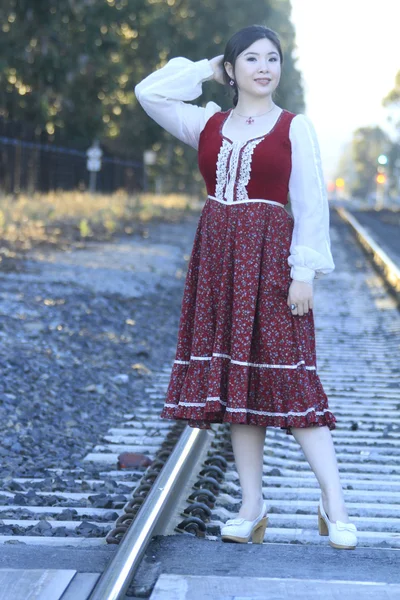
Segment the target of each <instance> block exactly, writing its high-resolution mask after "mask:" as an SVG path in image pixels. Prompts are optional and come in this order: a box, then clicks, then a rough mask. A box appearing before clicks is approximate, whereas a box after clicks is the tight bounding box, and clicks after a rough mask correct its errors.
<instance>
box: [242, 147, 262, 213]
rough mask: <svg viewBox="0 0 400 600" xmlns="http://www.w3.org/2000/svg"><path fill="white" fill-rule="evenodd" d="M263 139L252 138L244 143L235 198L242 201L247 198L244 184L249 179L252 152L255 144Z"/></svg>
mask: <svg viewBox="0 0 400 600" xmlns="http://www.w3.org/2000/svg"><path fill="white" fill-rule="evenodd" d="M263 139H264V138H261V139H259V140H253V141H252V142H250V143H248V144H246V146H245V147H244V149H243V152H242V161H241V164H240V173H239V181H238V186H237V197H236V200H239V201H243V200H248V199H249V196H248V194H247V189H246V186H247V184H248V183H249V181H250V173H251V161H252V158H253V152H254V149H255V147H256V146H257V144H259V143H260V142H261V141H262V140H263Z"/></svg>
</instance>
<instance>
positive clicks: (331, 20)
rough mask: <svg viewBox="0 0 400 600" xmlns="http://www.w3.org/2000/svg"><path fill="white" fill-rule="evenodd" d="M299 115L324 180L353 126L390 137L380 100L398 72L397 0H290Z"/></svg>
mask: <svg viewBox="0 0 400 600" xmlns="http://www.w3.org/2000/svg"><path fill="white" fill-rule="evenodd" d="M291 4H292V17H291V20H292V23H293V25H294V27H295V29H296V46H297V48H296V52H295V57H296V58H297V63H296V65H297V68H298V69H299V70H300V71H301V72H302V75H303V87H304V93H305V102H306V110H305V111H304V112H305V114H306V115H307V116H308V117H309V118H310V119H311V120H312V122H313V124H314V126H315V129H316V131H317V135H318V139H319V144H320V148H321V156H322V165H323V169H324V175H325V178H326V180H327V181H329V180H331V179H332V178H333V177H334V176H335V175H336V167H337V165H338V160H339V157H340V155H341V154H342V149H343V147H344V146H345V144H346V143H347V142H349V141H351V139H352V133H353V131H354V130H355V129H357V128H358V127H369V126H374V125H379V126H381V127H382V128H383V129H385V130H386V131H387V132H388V133H389V135H391V136H392V135H393V130H392V128H391V125H390V123H388V122H387V115H388V114H389V113H388V110H387V109H385V108H384V107H383V106H382V99H383V98H384V97H385V96H386V95H387V94H388V92H389V91H390V90H392V89H393V88H394V85H395V77H396V73H397V72H398V71H400V35H399V28H400V0H333V1H332V0H291Z"/></svg>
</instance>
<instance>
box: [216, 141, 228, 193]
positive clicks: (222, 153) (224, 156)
mask: <svg viewBox="0 0 400 600" xmlns="http://www.w3.org/2000/svg"><path fill="white" fill-rule="evenodd" d="M230 153H231V144H230V143H229V142H228V141H227V140H223V141H222V144H221V148H220V149H219V153H218V160H217V175H216V186H215V195H216V197H217V198H218V200H220V201H221V202H224V188H225V185H226V176H227V172H228V159H229V155H230Z"/></svg>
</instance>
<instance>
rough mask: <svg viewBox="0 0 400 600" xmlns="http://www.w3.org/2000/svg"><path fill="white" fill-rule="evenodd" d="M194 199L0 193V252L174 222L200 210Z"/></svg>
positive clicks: (62, 244)
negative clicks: (156, 223) (157, 221)
mask: <svg viewBox="0 0 400 600" xmlns="http://www.w3.org/2000/svg"><path fill="white" fill-rule="evenodd" d="M199 209H200V208H199V204H198V199H197V198H196V197H191V196H187V195H182V194H170V195H165V196H158V195H155V194H136V195H129V194H127V193H126V192H125V191H119V192H116V193H114V194H112V195H103V194H95V195H91V194H89V193H85V192H62V191H60V192H51V193H49V194H35V195H33V196H25V195H20V196H19V197H18V198H13V197H12V196H0V238H1V244H0V246H1V247H0V253H1V255H2V256H3V257H5V256H9V257H12V256H17V255H19V254H20V253H23V252H24V251H26V250H29V249H30V248H32V247H34V246H38V245H46V244H50V245H56V246H59V247H68V246H69V245H70V244H71V243H74V245H78V246H79V243H83V242H85V241H87V240H90V239H92V240H109V239H112V237H113V236H114V235H115V234H127V235H129V234H132V233H136V232H140V231H143V229H144V227H145V224H146V223H147V222H149V221H152V220H163V221H179V220H181V219H182V218H183V217H184V216H185V215H186V214H188V213H190V212H197V211H199Z"/></svg>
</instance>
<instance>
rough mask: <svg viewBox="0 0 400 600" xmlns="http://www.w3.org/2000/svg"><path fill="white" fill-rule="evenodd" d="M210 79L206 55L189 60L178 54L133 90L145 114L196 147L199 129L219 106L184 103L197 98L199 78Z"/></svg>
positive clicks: (219, 108) (199, 85) (212, 76)
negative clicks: (199, 58) (200, 58)
mask: <svg viewBox="0 0 400 600" xmlns="http://www.w3.org/2000/svg"><path fill="white" fill-rule="evenodd" d="M211 79H214V69H213V67H212V65H211V63H210V61H209V60H208V59H207V58H204V59H202V60H198V61H191V60H189V59H188V58H185V57H183V56H178V57H176V58H171V59H170V60H169V61H168V62H167V64H166V65H165V66H164V67H162V68H160V69H157V70H156V71H154V72H153V73H150V75H148V76H147V77H146V78H145V79H143V80H142V81H140V82H139V83H138V84H137V85H136V86H135V90H134V91H135V95H136V98H137V100H138V102H139V103H140V104H141V106H142V107H143V109H144V110H145V111H146V113H147V114H148V115H149V117H151V118H152V119H153V120H154V121H156V123H158V124H159V125H161V127H163V128H164V129H165V130H166V131H168V132H169V133H171V134H172V135H174V136H175V137H176V138H178V139H179V140H181V141H182V142H185V143H186V144H188V145H189V146H192V148H194V149H195V150H197V149H198V145H199V137H200V133H201V131H202V130H203V128H204V126H205V124H206V123H207V121H208V119H209V118H210V117H211V116H212V115H213V114H215V113H216V112H218V111H220V110H221V107H220V106H218V104H216V103H215V102H212V101H210V102H207V104H206V106H205V107H202V106H197V105H195V104H188V103H187V102H188V101H190V100H194V99H195V98H198V97H199V96H200V95H201V93H202V83H203V81H207V80H211Z"/></svg>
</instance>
